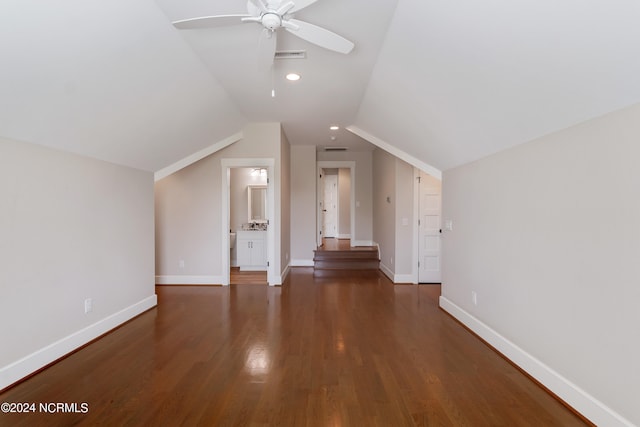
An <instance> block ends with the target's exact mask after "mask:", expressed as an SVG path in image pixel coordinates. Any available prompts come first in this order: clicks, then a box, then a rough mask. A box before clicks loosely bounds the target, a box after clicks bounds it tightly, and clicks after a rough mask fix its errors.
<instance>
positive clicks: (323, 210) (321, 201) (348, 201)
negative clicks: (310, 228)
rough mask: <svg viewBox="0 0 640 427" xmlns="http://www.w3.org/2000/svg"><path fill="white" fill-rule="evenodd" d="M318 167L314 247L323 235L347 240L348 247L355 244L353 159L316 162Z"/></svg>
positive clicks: (321, 241)
mask: <svg viewBox="0 0 640 427" xmlns="http://www.w3.org/2000/svg"><path fill="white" fill-rule="evenodd" d="M317 166H318V173H317V175H316V177H317V183H316V184H317V187H316V201H317V217H316V224H317V231H316V246H317V247H321V246H322V244H323V238H336V239H349V244H350V246H357V244H356V241H355V231H356V219H355V218H356V215H355V212H356V200H355V186H356V175H355V171H356V168H355V162H354V161H319V162H317ZM325 199H326V200H325Z"/></svg>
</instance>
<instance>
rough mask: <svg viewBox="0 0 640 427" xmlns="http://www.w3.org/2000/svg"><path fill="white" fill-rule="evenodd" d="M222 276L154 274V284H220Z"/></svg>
mask: <svg viewBox="0 0 640 427" xmlns="http://www.w3.org/2000/svg"><path fill="white" fill-rule="evenodd" d="M220 284H222V276H188V275H166V276H156V285H220Z"/></svg>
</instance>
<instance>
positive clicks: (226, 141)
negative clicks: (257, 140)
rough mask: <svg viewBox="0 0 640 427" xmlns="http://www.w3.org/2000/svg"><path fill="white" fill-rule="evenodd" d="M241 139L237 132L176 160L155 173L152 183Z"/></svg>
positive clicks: (240, 133) (241, 135)
mask: <svg viewBox="0 0 640 427" xmlns="http://www.w3.org/2000/svg"><path fill="white" fill-rule="evenodd" d="M242 138H243V134H242V132H238V133H236V134H234V135H231V136H230V137H227V138H225V139H223V140H222V141H218V142H216V143H215V144H213V145H210V146H208V147H206V148H203V149H202V150H200V151H196V152H195V153H193V154H191V155H189V156H187V157H185V158H184V159H181V160H178V161H177V162H175V163H174V164H172V165H169V166H167V167H166V168H163V169H160V170H159V171H157V172H156V173H154V174H153V180H154V181H160V180H161V179H162V178H166V177H167V176H169V175H171V174H172V173H176V172H178V171H179V170H180V169H184V168H186V167H187V166H189V165H191V164H193V163H195V162H197V161H198V160H202V159H204V158H205V157H207V156H210V155H211V154H213V153H215V152H216V151H220V150H222V149H223V148H226V147H228V146H229V145H231V144H233V143H235V142H238V141H240V140H241V139H242Z"/></svg>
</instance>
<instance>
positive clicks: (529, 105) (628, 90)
mask: <svg viewBox="0 0 640 427" xmlns="http://www.w3.org/2000/svg"><path fill="white" fill-rule="evenodd" d="M639 19H640V2H637V1H631V0H613V1H581V0H563V1H553V0H543V1H508V0H484V1H476V0H454V1H423V0H401V1H400V2H399V3H398V7H397V9H396V14H395V16H394V19H393V21H392V23H391V26H390V28H389V31H388V32H387V36H386V38H385V42H384V46H383V47H382V50H381V52H380V56H379V58H378V62H377V64H376V67H375V69H374V71H373V75H372V77H371V80H370V82H369V85H368V88H367V92H366V95H365V97H364V100H363V102H362V104H361V107H360V111H359V113H358V117H357V119H356V120H355V123H354V125H355V126H356V127H358V128H361V129H364V130H366V131H367V133H369V134H372V135H375V136H376V137H378V138H380V139H382V140H384V141H386V142H387V143H389V144H392V145H394V146H396V147H397V148H399V149H400V150H402V151H404V152H406V153H408V154H410V155H412V156H414V157H416V158H419V159H422V160H423V161H424V162H426V163H428V164H430V165H433V166H435V167H436V168H439V169H440V170H446V169H449V168H451V167H455V166H457V165H460V164H463V163H466V162H470V161H473V160H476V159H478V158H481V157H484V156H487V155H489V154H491V153H494V152H497V151H499V150H502V149H505V148H507V147H510V146H513V145H516V144H520V143H524V142H527V141H530V140H532V139H535V138H537V137H540V136H543V135H545V134H548V133H551V132H554V131H557V130H560V129H564V128H566V127H569V126H571V125H574V124H576V123H579V122H582V121H585V120H588V119H591V118H594V117H597V116H601V115H603V114H606V113H608V112H611V111H614V110H617V109H620V108H623V107H626V106H629V105H632V104H636V103H638V102H640V78H638V76H640V55H638V53H640V25H638V22H639Z"/></svg>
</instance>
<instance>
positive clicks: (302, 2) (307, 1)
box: [289, 0, 318, 13]
mask: <svg viewBox="0 0 640 427" xmlns="http://www.w3.org/2000/svg"><path fill="white" fill-rule="evenodd" d="M317 1H318V0H296V1H295V4H296V5H295V6H294V7H293V9H291V10H290V11H289V13H293V12H297V11H298V10H300V9H304V8H305V7H307V6H309V5H312V4H313V3H315V2H317Z"/></svg>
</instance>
